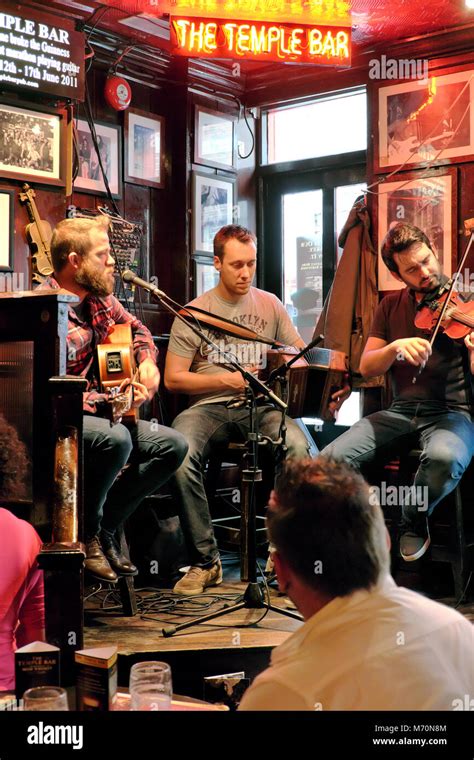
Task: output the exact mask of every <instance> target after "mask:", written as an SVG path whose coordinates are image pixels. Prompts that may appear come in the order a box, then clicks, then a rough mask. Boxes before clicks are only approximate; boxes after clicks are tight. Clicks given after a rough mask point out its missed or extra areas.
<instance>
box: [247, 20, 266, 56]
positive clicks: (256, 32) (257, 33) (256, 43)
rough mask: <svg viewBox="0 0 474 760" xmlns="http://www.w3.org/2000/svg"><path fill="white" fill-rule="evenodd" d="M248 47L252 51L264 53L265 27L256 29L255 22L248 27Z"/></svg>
mask: <svg viewBox="0 0 474 760" xmlns="http://www.w3.org/2000/svg"><path fill="white" fill-rule="evenodd" d="M250 47H251V49H252V52H253V53H256V54H258V53H264V52H265V50H266V49H267V46H266V38H265V27H264V26H261V27H260V29H257V27H256V26H255V24H252V26H251V27H250Z"/></svg>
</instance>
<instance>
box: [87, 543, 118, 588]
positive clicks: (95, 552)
mask: <svg viewBox="0 0 474 760" xmlns="http://www.w3.org/2000/svg"><path fill="white" fill-rule="evenodd" d="M84 567H85V569H86V570H87V571H88V572H89V573H90V574H91V575H93V576H94V577H95V578H98V579H99V580H101V581H108V582H109V583H116V581H117V573H115V572H114V571H113V570H112V568H111V567H110V564H109V562H108V561H107V559H106V557H105V555H104V552H103V551H102V549H101V546H100V543H99V539H98V537H97V536H94V538H91V539H90V541H86V559H85V562H84Z"/></svg>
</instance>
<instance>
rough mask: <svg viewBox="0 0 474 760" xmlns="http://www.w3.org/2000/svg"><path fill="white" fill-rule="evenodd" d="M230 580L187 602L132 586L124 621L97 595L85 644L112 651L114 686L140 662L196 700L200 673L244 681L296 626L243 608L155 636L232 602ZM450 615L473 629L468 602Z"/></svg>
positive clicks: (237, 585) (284, 603)
mask: <svg viewBox="0 0 474 760" xmlns="http://www.w3.org/2000/svg"><path fill="white" fill-rule="evenodd" d="M238 578H239V572H238V566H235V565H234V566H232V565H230V566H227V568H226V570H225V579H226V580H225V582H224V583H223V584H222V585H221V586H218V587H216V588H213V589H210V590H209V591H210V593H209V594H208V595H206V596H205V597H199V598H193V599H183V598H182V597H179V598H177V597H176V596H175V595H173V594H171V593H170V591H169V590H164V591H162V592H160V591H159V590H158V589H153V588H148V589H142V590H141V589H140V587H139V585H138V584H137V589H138V599H139V613H138V615H136V616H135V617H124V616H123V615H122V614H121V606H120V603H119V599H118V598H117V597H116V595H115V594H110V593H107V592H104V591H102V592H100V593H99V594H98V595H96V596H93V597H91V598H90V599H89V600H88V602H87V608H88V611H87V612H86V630H85V646H86V647H98V646H111V645H116V646H117V647H118V652H119V685H121V686H126V685H127V684H128V675H129V670H130V667H131V665H132V664H133V663H134V662H138V661H139V660H144V659H159V660H165V661H166V662H168V663H169V664H170V665H171V667H172V671H173V674H174V680H175V691H176V692H178V693H180V694H188V695H190V696H193V697H198V698H201V697H202V694H203V691H202V684H203V682H202V678H203V676H205V675H219V674H222V673H231V672H236V671H241V670H244V671H245V673H246V676H247V677H249V678H250V679H252V678H253V677H254V676H255V675H256V674H257V673H258V672H260V671H261V670H263V669H264V668H265V667H266V666H267V665H268V663H269V660H270V654H271V650H272V649H273V648H274V647H275V646H278V645H279V644H281V643H283V642H284V641H285V640H286V639H287V638H288V637H289V636H290V635H291V633H292V632H293V631H295V630H297V629H298V628H299V627H300V626H301V625H302V623H301V622H300V621H298V620H294V619H292V618H289V617H286V616H284V615H280V614H278V613H276V612H273V611H271V610H270V611H269V612H268V613H267V614H266V615H265V616H263V613H264V611H265V610H264V609H243V610H240V611H237V612H232V613H230V614H227V615H225V616H223V617H221V618H218V619H216V620H213V621H210V622H207V623H200V624H199V625H196V626H193V627H190V628H188V629H186V630H184V631H179V632H177V633H176V634H175V635H173V636H171V637H166V636H164V635H163V632H162V629H163V628H164V627H166V626H170V625H175V626H176V625H179V624H181V623H184V622H187V621H189V620H194V619H195V618H196V617H198V616H199V615H204V614H208V613H209V612H214V611H216V610H217V609H219V608H220V607H221V606H223V605H224V604H227V605H230V604H231V603H235V602H236V601H237V597H238V596H239V595H241V594H243V592H244V591H245V589H246V587H247V584H246V583H241V582H240V581H239V580H238ZM396 580H397V582H398V583H400V584H401V585H405V586H408V587H412V588H416V587H417V586H416V582H417V579H416V577H414V576H412V575H409V574H406V575H402V577H396ZM440 588H442V586H441V587H440ZM418 590H419V588H418ZM269 593H270V597H271V602H272V604H274V605H275V606H277V607H280V608H283V609H288V608H290V607H291V602H290V601H289V599H288V598H287V597H284V596H282V595H280V594H279V593H278V591H277V590H276V588H275V586H272V587H271V588H270V589H269ZM430 595H431V596H434V597H436V598H437V600H438V601H440V602H443V603H445V604H447V605H449V606H454V605H455V600H454V599H453V598H452V597H449V596H446V595H445V596H441V595H439V594H430ZM458 609H459V611H460V612H461V613H462V614H464V615H465V616H466V617H467V619H469V620H470V621H471V622H472V623H474V603H471V604H464V605H462V606H460V607H458Z"/></svg>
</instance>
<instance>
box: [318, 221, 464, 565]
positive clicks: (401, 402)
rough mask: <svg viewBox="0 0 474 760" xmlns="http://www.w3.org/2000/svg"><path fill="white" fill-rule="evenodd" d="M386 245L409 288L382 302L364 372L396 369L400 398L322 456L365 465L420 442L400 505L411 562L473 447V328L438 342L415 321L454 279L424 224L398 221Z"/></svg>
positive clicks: (403, 543)
mask: <svg viewBox="0 0 474 760" xmlns="http://www.w3.org/2000/svg"><path fill="white" fill-rule="evenodd" d="M381 252H382V258H383V260H384V262H385V264H386V266H387V268H388V269H389V270H390V271H391V273H392V274H393V276H394V277H395V278H396V279H397V280H399V281H400V282H402V283H404V284H405V285H406V288H404V289H402V290H399V291H397V292H396V293H393V294H389V295H387V296H385V298H384V299H383V300H382V301H381V303H380V304H379V306H378V309H377V311H376V313H375V316H374V321H373V323H372V327H371V330H370V335H369V339H368V341H367V344H366V346H365V349H364V353H363V354H362V359H361V362H360V371H361V373H362V374H363V375H364V377H374V376H375V375H380V374H383V373H385V372H390V378H391V381H392V389H393V402H392V404H391V405H390V407H389V408H388V409H384V410H383V411H380V412H375V413H374V414H370V415H368V416H367V417H364V418H363V419H361V420H359V421H358V422H356V424H355V425H353V426H352V428H351V429H350V430H348V431H347V432H346V433H344V434H343V435H342V436H340V437H339V438H337V439H336V440H335V441H333V442H332V443H331V444H329V446H326V448H325V449H323V451H322V452H321V455H322V456H330V457H332V458H334V459H338V460H344V461H346V462H348V463H350V464H352V465H353V466H357V467H360V468H362V469H363V468H364V467H365V466H367V465H368V464H371V463H373V462H374V460H375V458H376V457H377V458H379V457H383V458H384V459H385V460H388V459H389V458H390V457H391V456H392V455H393V454H399V453H400V452H401V451H409V450H410V449H411V448H413V446H419V447H420V448H421V450H422V451H421V456H420V463H419V467H418V470H417V472H416V475H415V481H414V486H415V489H413V492H412V493H414V494H415V495H416V498H415V499H413V498H411V497H412V494H410V497H409V498H404V499H403V503H402V504H401V505H399V506H401V507H402V534H401V538H400V554H401V556H402V557H403V559H404V560H405V561H407V562H412V561H415V560H417V559H419V558H421V557H422V556H423V555H424V554H425V552H426V550H427V549H428V546H429V544H430V534H429V524H428V519H427V518H428V517H429V516H430V515H431V513H432V511H433V509H434V508H435V507H436V505H437V504H438V503H439V502H440V501H441V500H442V499H443V498H444V497H445V496H447V495H448V494H449V493H450V492H451V491H453V490H454V489H455V488H456V486H457V484H458V483H459V481H460V479H461V477H462V475H463V473H464V471H465V469H466V468H467V466H468V465H469V463H470V461H471V459H472V456H473V454H474V423H473V420H472V415H473V393H474V379H473V374H474V330H473V331H471V332H469V331H467V334H466V335H465V338H464V340H463V339H460V340H452V339H451V338H450V337H448V336H447V335H446V334H445V333H444V332H439V333H438V335H437V336H436V337H435V338H434V341H433V345H431V342H430V340H429V339H430V337H431V333H430V332H427V331H426V330H424V329H421V328H420V327H417V326H416V324H418V322H419V320H418V317H417V315H418V313H419V312H420V310H421V309H423V308H424V307H426V305H428V304H432V302H433V300H434V299H437V298H439V297H440V293H441V292H442V290H443V288H444V286H445V285H446V282H447V280H448V278H447V277H446V276H445V275H444V274H443V272H442V268H441V264H440V262H439V260H438V258H437V257H436V255H435V252H434V250H433V246H432V243H431V242H430V241H429V240H428V238H427V236H426V235H425V234H424V232H422V230H420V229H418V227H414V226H413V225H411V224H406V223H404V222H399V223H397V224H395V225H394V226H393V227H392V228H391V229H390V230H389V231H388V233H387V235H386V237H385V240H384V241H383V243H382V250H381ZM460 296H461V294H460ZM462 296H463V297H462V298H461V300H463V301H469V300H471V299H472V293H467V294H462ZM415 319H416V320H417V322H416V324H415ZM425 365H426V366H425ZM425 494H426V498H425V496H424V495H425ZM421 495H423V498H422V499H421V498H419V496H421Z"/></svg>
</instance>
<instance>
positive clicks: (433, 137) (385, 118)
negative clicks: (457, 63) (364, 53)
mask: <svg viewBox="0 0 474 760" xmlns="http://www.w3.org/2000/svg"><path fill="white" fill-rule="evenodd" d="M375 122H376V124H377V123H378V141H377V140H376V145H377V142H378V151H377V149H376V151H375V153H376V157H375V173H377V172H379V171H380V172H383V171H388V170H389V169H390V168H392V167H396V166H400V165H401V164H406V165H407V167H408V168H409V169H410V168H414V166H413V165H416V164H426V162H427V161H435V163H436V164H443V163H444V164H446V163H451V162H453V161H454V160H455V161H456V163H458V162H459V161H468V160H471V161H472V156H473V155H474V70H472V69H471V70H469V71H458V72H456V73H454V74H446V75H444V76H436V77H434V76H430V77H429V78H428V79H427V80H410V81H405V82H403V84H395V85H391V86H389V87H380V89H379V91H378V119H375Z"/></svg>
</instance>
